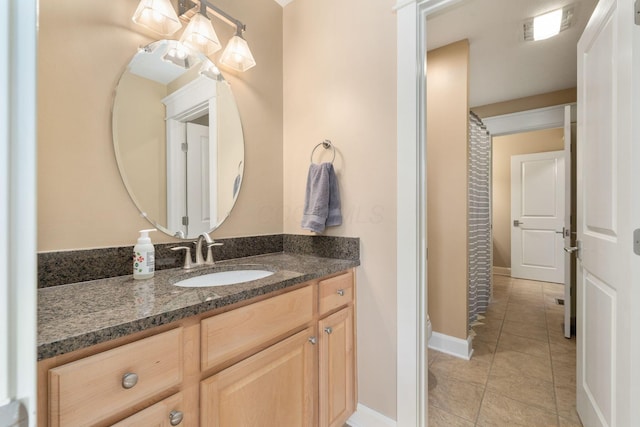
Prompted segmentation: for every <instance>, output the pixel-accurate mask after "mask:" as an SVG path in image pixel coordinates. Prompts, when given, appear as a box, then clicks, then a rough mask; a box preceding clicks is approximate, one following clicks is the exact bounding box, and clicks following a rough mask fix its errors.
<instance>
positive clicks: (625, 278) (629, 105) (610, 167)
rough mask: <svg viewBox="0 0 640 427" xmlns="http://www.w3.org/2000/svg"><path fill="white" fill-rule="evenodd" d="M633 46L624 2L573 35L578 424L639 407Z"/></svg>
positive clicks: (622, 418) (600, 422) (600, 9)
mask: <svg viewBox="0 0 640 427" xmlns="http://www.w3.org/2000/svg"><path fill="white" fill-rule="evenodd" d="M639 53H640V30H639V28H638V27H637V26H635V25H634V10H633V2H632V1H629V0H601V1H600V2H599V4H598V5H597V6H596V9H595V11H594V13H593V15H592V17H591V19H590V21H589V23H588V24H587V27H586V29H585V31H584V33H583V35H582V37H581V38H580V41H579V42H578V128H577V130H578V147H577V149H578V151H577V154H578V165H577V177H578V178H577V181H578V182H577V184H578V194H577V197H578V199H577V203H578V218H577V233H578V243H579V244H578V247H581V249H579V250H578V268H577V270H578V271H577V408H578V414H579V415H580V418H581V419H582V422H583V424H584V425H585V426H631V425H637V423H638V422H639V421H638V420H639V418H638V417H639V416H640V409H638V406H640V405H638V397H639V396H638V395H639V391H638V387H640V373H639V370H638V363H640V358H639V357H640V354H639V353H640V350H639V345H638V336H637V332H638V329H639V325H638V324H637V323H634V321H633V320H634V319H635V320H636V321H637V320H638V317H639V316H638V315H637V314H636V313H637V312H638V310H639V305H638V304H639V303H640V299H639V297H640V290H639V289H638V287H639V285H640V277H639V275H640V273H639V271H640V268H638V267H639V263H640V257H638V256H637V255H634V253H633V229H634V228H637V227H638V226H639V224H640V218H638V213H639V212H638V206H639V205H640V194H639V188H638V186H639V183H638V181H637V180H638V175H639V174H638V172H637V168H638V165H637V164H634V161H633V158H634V156H635V159H636V160H638V159H639V158H640V155H639V154H638V151H637V150H638V140H637V139H636V140H635V141H634V132H635V138H637V137H638V130H639V128H638V122H639V121H640V117H639V115H640V114H639V112H640V110H639V109H638V104H637V103H638V99H637V96H638V86H637V84H636V83H635V79H637V78H638V75H639V74H640V64H639V59H640V58H639V56H638V55H639ZM633 61H635V63H634V62H633ZM634 108H635V110H634ZM634 209H635V214H634Z"/></svg>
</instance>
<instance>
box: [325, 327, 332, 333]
mask: <svg viewBox="0 0 640 427" xmlns="http://www.w3.org/2000/svg"><path fill="white" fill-rule="evenodd" d="M324 331H325V332H326V333H328V334H331V333H332V332H333V329H332V328H331V326H327V327H326V328H324Z"/></svg>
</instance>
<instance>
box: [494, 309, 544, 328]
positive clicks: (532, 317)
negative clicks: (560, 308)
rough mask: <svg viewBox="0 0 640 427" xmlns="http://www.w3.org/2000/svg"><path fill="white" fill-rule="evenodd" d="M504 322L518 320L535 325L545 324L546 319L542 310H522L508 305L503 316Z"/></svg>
mask: <svg viewBox="0 0 640 427" xmlns="http://www.w3.org/2000/svg"><path fill="white" fill-rule="evenodd" d="M504 320H505V321H506V322H520V323H528V324H531V325H537V326H546V324H547V319H546V315H545V314H544V311H539V312H532V311H528V312H527V311H522V310H517V309H511V307H509V308H508V309H507V314H506V316H505V317H504Z"/></svg>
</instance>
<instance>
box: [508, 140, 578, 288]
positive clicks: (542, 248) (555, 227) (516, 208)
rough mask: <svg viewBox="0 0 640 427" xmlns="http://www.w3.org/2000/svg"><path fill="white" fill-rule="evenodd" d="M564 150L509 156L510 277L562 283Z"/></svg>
mask: <svg viewBox="0 0 640 427" xmlns="http://www.w3.org/2000/svg"><path fill="white" fill-rule="evenodd" d="M564 157H565V154H564V151H550V152H546V153H535V154H524V155H519V156H512V157H511V221H512V227H511V276H513V277H518V278H522V279H530V280H542V281H545V282H555V283H564V255H563V254H564V251H563V248H564V240H563V227H564V225H565V222H564V221H565V167H564V165H565V163H564Z"/></svg>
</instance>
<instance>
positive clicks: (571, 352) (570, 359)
mask: <svg viewBox="0 0 640 427" xmlns="http://www.w3.org/2000/svg"><path fill="white" fill-rule="evenodd" d="M549 345H550V351H551V359H552V360H554V361H556V362H561V363H565V364H571V363H575V360H576V346H575V340H568V339H566V338H558V339H556V338H555V337H550V338H549Z"/></svg>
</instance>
